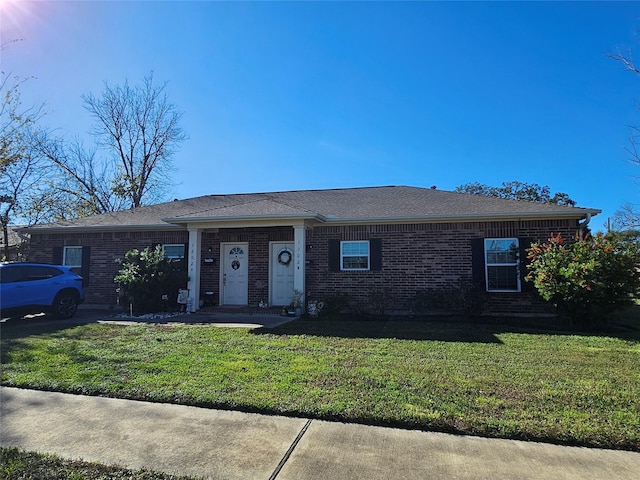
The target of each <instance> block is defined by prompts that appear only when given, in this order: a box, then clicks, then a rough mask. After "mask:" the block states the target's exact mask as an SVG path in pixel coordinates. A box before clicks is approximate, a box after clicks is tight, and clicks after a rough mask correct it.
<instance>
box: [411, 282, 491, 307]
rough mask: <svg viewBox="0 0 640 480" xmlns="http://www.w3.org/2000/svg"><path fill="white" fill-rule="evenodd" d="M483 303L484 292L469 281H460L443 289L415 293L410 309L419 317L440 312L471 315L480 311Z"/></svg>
mask: <svg viewBox="0 0 640 480" xmlns="http://www.w3.org/2000/svg"><path fill="white" fill-rule="evenodd" d="M483 303H484V292H482V291H480V290H479V289H478V288H476V287H475V286H474V285H473V283H472V282H471V281H467V280H461V281H459V282H458V283H455V284H450V285H446V286H444V287H440V288H428V289H424V290H420V291H418V292H416V295H415V297H414V298H413V301H412V302H411V305H410V309H411V311H412V312H413V313H416V314H419V315H424V314H429V313H441V312H451V313H464V314H473V313H479V312H481V311H482V306H483Z"/></svg>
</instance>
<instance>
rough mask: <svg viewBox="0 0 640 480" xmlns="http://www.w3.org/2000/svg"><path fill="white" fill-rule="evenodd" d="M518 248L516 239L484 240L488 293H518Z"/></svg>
mask: <svg viewBox="0 0 640 480" xmlns="http://www.w3.org/2000/svg"><path fill="white" fill-rule="evenodd" d="M519 251H520V248H519V245H518V239H517V238H486V239H485V240H484V254H485V258H484V259H485V269H486V271H485V273H486V276H485V278H486V280H487V291H488V292H519V291H520V254H519Z"/></svg>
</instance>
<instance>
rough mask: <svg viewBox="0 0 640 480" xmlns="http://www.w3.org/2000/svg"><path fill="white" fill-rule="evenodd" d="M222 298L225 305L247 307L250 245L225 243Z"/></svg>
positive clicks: (223, 249)
mask: <svg viewBox="0 0 640 480" xmlns="http://www.w3.org/2000/svg"><path fill="white" fill-rule="evenodd" d="M220 249H221V254H220V258H221V259H222V279H221V282H220V283H221V290H220V291H221V292H222V295H221V298H222V304H223V305H247V303H248V289H247V287H248V285H249V283H248V276H247V272H248V269H247V263H248V260H249V251H248V250H249V245H248V244H247V243H223V244H221V245H220Z"/></svg>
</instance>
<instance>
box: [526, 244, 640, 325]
mask: <svg viewBox="0 0 640 480" xmlns="http://www.w3.org/2000/svg"><path fill="white" fill-rule="evenodd" d="M639 247H640V244H639V243H638V241H637V238H633V237H629V236H625V235H622V234H619V233H608V234H597V235H595V236H589V235H586V236H578V237H577V238H576V239H575V241H574V242H566V241H565V239H564V238H562V236H561V235H559V234H558V235H552V236H551V238H549V240H548V241H547V242H544V243H533V244H532V245H531V248H529V249H528V255H527V257H528V259H529V273H528V275H527V277H526V279H527V280H528V281H531V282H533V284H534V285H535V287H536V289H537V290H538V292H539V293H540V295H541V296H542V298H544V299H545V300H548V301H549V302H552V303H553V304H554V305H555V306H556V308H557V309H558V311H559V313H560V314H562V315H563V316H565V317H567V318H568V319H569V320H570V321H571V322H572V323H574V324H576V325H582V326H585V325H589V324H593V323H595V322H600V321H603V320H605V319H606V318H607V316H608V315H609V314H611V313H612V312H614V311H616V310H618V309H620V308H621V307H623V306H625V305H628V304H629V303H631V302H632V301H633V299H634V298H637V297H638V295H639V294H640V248H639Z"/></svg>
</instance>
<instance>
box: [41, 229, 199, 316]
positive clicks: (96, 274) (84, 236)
mask: <svg viewBox="0 0 640 480" xmlns="http://www.w3.org/2000/svg"><path fill="white" fill-rule="evenodd" d="M188 241H189V233H188V232H187V231H186V230H183V231H165V232H103V233H78V234H43V235H39V234H32V235H31V240H30V242H29V258H28V260H29V261H31V262H44V263H52V262H54V261H55V259H54V250H55V248H56V247H65V246H66V247H72V246H82V247H91V260H90V267H89V270H90V275H89V278H88V279H85V295H86V299H85V303H87V304H96V305H114V304H115V303H116V300H117V293H116V288H117V285H116V284H115V283H114V282H113V278H114V277H115V276H116V274H117V273H118V270H119V268H120V267H119V265H118V264H117V263H116V259H117V258H124V254H125V253H126V252H128V251H129V250H131V249H133V248H137V249H139V250H142V249H144V248H145V247H151V246H153V245H155V244H158V243H160V244H167V245H168V244H185V243H187V242H188Z"/></svg>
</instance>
